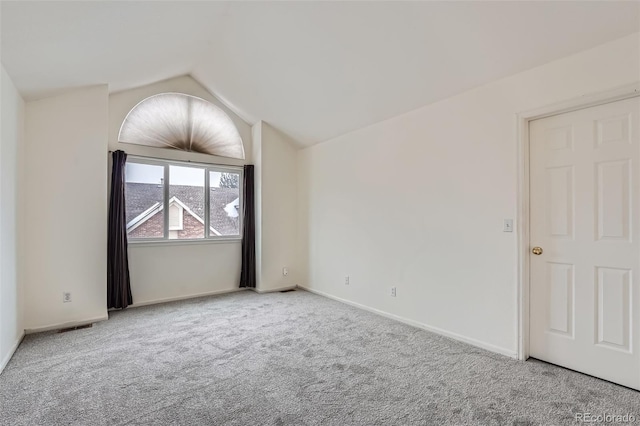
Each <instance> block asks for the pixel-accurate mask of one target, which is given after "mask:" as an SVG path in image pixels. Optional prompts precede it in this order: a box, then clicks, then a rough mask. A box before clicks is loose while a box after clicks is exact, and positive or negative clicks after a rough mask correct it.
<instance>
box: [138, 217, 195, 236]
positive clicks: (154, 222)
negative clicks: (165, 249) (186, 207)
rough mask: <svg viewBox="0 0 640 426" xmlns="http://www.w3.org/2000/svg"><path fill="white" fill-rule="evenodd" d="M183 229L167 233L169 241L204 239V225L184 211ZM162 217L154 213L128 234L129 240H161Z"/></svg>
mask: <svg viewBox="0 0 640 426" xmlns="http://www.w3.org/2000/svg"><path fill="white" fill-rule="evenodd" d="M183 220H184V223H183V229H182V230H181V231H169V237H170V238H171V239H186V238H204V225H203V224H202V223H200V221H198V220H197V219H196V218H195V217H193V216H191V215H190V214H189V213H187V212H186V211H185V212H184V216H183ZM163 228H164V217H163V215H162V214H161V213H156V214H155V215H153V216H152V217H151V218H149V220H147V221H146V222H144V223H143V224H142V225H140V226H138V227H137V228H136V229H134V230H133V231H131V232H129V238H162V230H163Z"/></svg>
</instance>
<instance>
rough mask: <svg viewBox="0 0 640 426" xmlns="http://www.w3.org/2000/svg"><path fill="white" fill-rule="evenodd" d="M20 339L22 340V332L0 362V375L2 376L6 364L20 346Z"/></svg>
mask: <svg viewBox="0 0 640 426" xmlns="http://www.w3.org/2000/svg"><path fill="white" fill-rule="evenodd" d="M22 339H24V331H23V332H22V334H20V337H19V338H18V340H16V342H15V343H14V344H13V346H12V347H11V350H10V351H9V353H8V354H6V355H5V357H4V358H3V359H2V360H0V374H2V372H3V371H4V368H5V367H6V366H7V364H9V361H11V358H12V357H13V354H14V353H16V350H17V349H18V346H20V343H22Z"/></svg>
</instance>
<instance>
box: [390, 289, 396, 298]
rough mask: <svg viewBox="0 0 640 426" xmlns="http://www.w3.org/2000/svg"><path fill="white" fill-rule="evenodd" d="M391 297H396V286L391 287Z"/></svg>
mask: <svg viewBox="0 0 640 426" xmlns="http://www.w3.org/2000/svg"><path fill="white" fill-rule="evenodd" d="M391 297H396V288H395V287H391Z"/></svg>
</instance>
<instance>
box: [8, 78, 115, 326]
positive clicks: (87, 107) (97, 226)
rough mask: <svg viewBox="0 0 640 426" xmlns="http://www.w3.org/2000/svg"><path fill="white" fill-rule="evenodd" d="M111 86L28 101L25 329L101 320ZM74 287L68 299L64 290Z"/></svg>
mask: <svg viewBox="0 0 640 426" xmlns="http://www.w3.org/2000/svg"><path fill="white" fill-rule="evenodd" d="M107 106H108V88H107V86H106V85H104V86H94V87H89V88H84V89H79V90H74V91H71V92H68V93H65V94H63V95H60V96H55V97H51V98H46V99H42V100H37V101H33V102H28V103H27V104H26V118H25V151H24V153H25V155H24V159H23V160H24V161H23V162H22V165H23V168H24V175H25V180H24V185H21V187H20V191H21V192H22V193H23V194H24V204H23V206H24V209H23V211H22V212H21V216H22V220H23V221H22V226H21V235H22V237H21V238H22V239H23V243H24V244H23V246H22V247H21V256H22V258H23V259H22V260H23V262H22V266H21V270H22V282H24V285H25V328H27V329H28V330H29V329H43V328H48V327H57V326H60V325H63V324H67V323H75V322H89V321H91V320H98V319H104V318H106V315H107V309H106V306H107V305H106V269H107V268H106V263H107V115H108V110H107ZM65 291H68V292H71V294H72V302H71V303H63V302H62V293H63V292H65Z"/></svg>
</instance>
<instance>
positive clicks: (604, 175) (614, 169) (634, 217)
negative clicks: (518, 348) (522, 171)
mask: <svg viewBox="0 0 640 426" xmlns="http://www.w3.org/2000/svg"><path fill="white" fill-rule="evenodd" d="M639 123H640V98H638V97H636V98H632V99H627V100H623V101H618V102H612V103H608V104H604V105H599V106H596V107H591V108H586V109H582V110H579V111H575V112H570V113H566V114H561V115H556V116H553V117H548V118H543V119H540V120H535V121H532V122H531V123H530V126H529V138H530V144H531V147H530V149H531V155H530V161H531V163H530V197H531V199H530V209H531V210H530V214H531V216H530V217H531V229H530V241H531V247H530V252H529V256H530V261H531V263H530V265H531V281H530V283H531V285H530V306H529V311H530V323H529V351H530V356H532V357H534V358H538V359H541V360H544V361H547V362H551V363H553V364H558V365H561V366H563V367H567V368H570V369H573V370H577V371H580V372H583V373H586V374H590V375H593V376H596V377H600V378H602V379H606V380H610V381H612V382H615V383H619V384H621V385H625V386H629V387H631V388H635V389H640V286H639V281H638V280H639V279H640V155H639V154H640V124H639ZM537 247H539V248H541V249H542V253H541V254H534V253H533V252H534V251H535V252H538V250H534V248H537Z"/></svg>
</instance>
